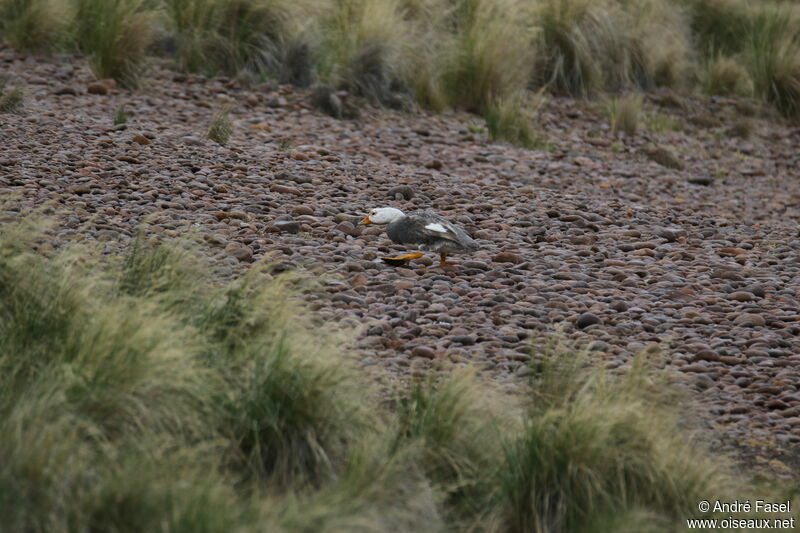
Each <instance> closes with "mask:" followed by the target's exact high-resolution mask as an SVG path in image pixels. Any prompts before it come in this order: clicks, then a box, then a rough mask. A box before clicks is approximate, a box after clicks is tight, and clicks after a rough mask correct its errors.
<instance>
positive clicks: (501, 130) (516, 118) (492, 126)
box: [484, 98, 548, 149]
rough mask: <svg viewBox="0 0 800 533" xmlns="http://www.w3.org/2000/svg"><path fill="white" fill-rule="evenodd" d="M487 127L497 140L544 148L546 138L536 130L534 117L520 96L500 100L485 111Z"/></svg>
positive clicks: (546, 144)
mask: <svg viewBox="0 0 800 533" xmlns="http://www.w3.org/2000/svg"><path fill="white" fill-rule="evenodd" d="M484 118H485V119H486V129H487V130H488V131H489V136H490V137H491V138H492V139H495V140H501V141H508V142H510V143H512V144H516V145H518V146H522V147H524V148H538V149H544V148H546V147H547V146H548V143H547V140H546V138H545V137H544V136H543V135H542V134H540V133H539V132H538V131H536V128H535V126H534V123H533V117H532V116H531V114H530V113H529V112H527V109H526V108H525V106H524V104H521V103H520V99H519V98H513V99H512V98H508V99H505V100H500V101H498V102H495V103H494V104H493V105H491V106H490V107H489V108H488V109H487V110H486V112H485V113H484Z"/></svg>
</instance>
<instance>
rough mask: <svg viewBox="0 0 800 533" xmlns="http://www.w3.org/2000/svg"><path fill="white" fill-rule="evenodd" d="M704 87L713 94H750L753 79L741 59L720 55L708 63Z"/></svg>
mask: <svg viewBox="0 0 800 533" xmlns="http://www.w3.org/2000/svg"><path fill="white" fill-rule="evenodd" d="M703 88H704V89H705V92H706V93H708V94H711V95H722V96H750V95H752V94H753V80H752V79H751V78H750V74H749V73H748V72H747V69H746V68H745V67H744V66H743V65H742V64H741V63H740V62H739V61H737V60H735V59H733V58H731V57H722V56H720V57H717V58H715V59H713V60H711V61H708V62H707V63H706V71H705V73H704V77H703Z"/></svg>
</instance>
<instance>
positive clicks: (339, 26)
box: [317, 0, 413, 107]
mask: <svg viewBox="0 0 800 533" xmlns="http://www.w3.org/2000/svg"><path fill="white" fill-rule="evenodd" d="M320 24H321V27H320V32H321V33H320V35H321V44H320V49H319V56H318V61H317V64H318V66H319V67H318V69H319V74H320V77H321V78H322V79H323V80H324V81H326V82H328V83H330V84H332V85H334V86H336V87H340V88H343V89H345V90H347V91H349V92H351V93H353V94H354V95H356V96H361V97H364V98H367V99H369V100H370V101H372V102H375V103H380V104H384V105H389V106H391V107H403V101H402V93H404V92H407V89H406V87H405V83H404V80H403V72H404V69H405V67H406V65H407V61H408V58H409V54H410V52H411V43H410V42H409V41H410V40H411V39H410V36H411V35H413V28H412V27H411V26H410V25H409V23H408V22H407V21H406V20H404V18H403V13H402V11H401V4H400V2H399V1H397V0H378V1H370V0H341V1H337V2H334V3H333V4H332V5H330V6H329V7H328V9H327V10H325V11H324V12H323V15H322V18H321V21H320ZM398 93H399V94H398Z"/></svg>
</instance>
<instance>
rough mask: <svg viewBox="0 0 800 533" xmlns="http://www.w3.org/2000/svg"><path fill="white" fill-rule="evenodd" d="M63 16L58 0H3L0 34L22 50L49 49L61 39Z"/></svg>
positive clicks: (0, 2)
mask: <svg viewBox="0 0 800 533" xmlns="http://www.w3.org/2000/svg"><path fill="white" fill-rule="evenodd" d="M63 15H64V13H63V9H62V4H61V3H60V2H57V1H56V0H0V36H2V38H3V39H5V41H6V42H7V43H8V44H9V45H10V46H12V47H14V48H17V49H19V50H33V51H49V50H51V49H52V48H53V47H54V46H55V45H56V44H57V43H58V41H59V40H61V38H62V33H63V31H64V17H63Z"/></svg>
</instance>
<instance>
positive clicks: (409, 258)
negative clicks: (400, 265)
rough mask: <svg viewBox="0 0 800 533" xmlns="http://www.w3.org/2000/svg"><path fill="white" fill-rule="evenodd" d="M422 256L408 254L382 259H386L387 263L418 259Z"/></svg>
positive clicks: (420, 253) (414, 253) (415, 253)
mask: <svg viewBox="0 0 800 533" xmlns="http://www.w3.org/2000/svg"><path fill="white" fill-rule="evenodd" d="M423 255H425V254H423V253H422V252H411V253H410V254H405V255H399V256H397V257H384V258H383V259H388V260H389V261H407V260H411V259H418V258H420V257H422V256H423Z"/></svg>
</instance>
